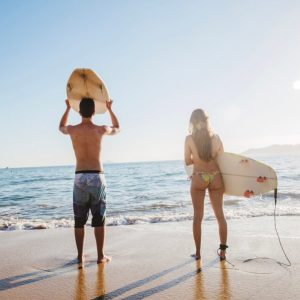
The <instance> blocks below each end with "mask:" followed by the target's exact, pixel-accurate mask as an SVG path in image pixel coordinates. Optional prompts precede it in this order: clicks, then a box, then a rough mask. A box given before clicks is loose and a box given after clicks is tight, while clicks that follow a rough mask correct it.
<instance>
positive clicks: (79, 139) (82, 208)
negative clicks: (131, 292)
mask: <svg viewBox="0 0 300 300" xmlns="http://www.w3.org/2000/svg"><path fill="white" fill-rule="evenodd" d="M66 105H67V108H66V111H65V113H64V114H63V116H62V118H61V121H60V124H59V130H60V131H61V132H62V133H63V134H69V135H70V137H71V140H72V144H73V148H74V152H75V156H76V171H75V181H74V189H73V210H74V219H75V240H76V246H77V251H78V263H79V265H80V267H81V266H82V265H83V261H84V258H83V243H84V234H85V228H84V226H85V224H86V222H87V219H88V215H89V210H91V213H92V216H93V218H92V227H94V233H95V239H96V244H97V252H98V259H97V263H101V262H108V261H110V259H111V258H110V257H108V256H106V255H105V254H104V249H103V248H104V237H105V215H106V214H105V213H106V191H105V190H106V183H105V178H104V172H103V166H102V162H101V158H100V157H101V142H102V137H103V136H104V135H114V134H116V133H118V132H119V131H120V126H119V122H118V119H117V117H116V116H115V114H114V113H113V111H112V101H109V102H106V106H107V110H108V112H109V114H110V117H111V122H112V126H104V125H103V126H98V125H95V124H93V122H92V117H93V115H94V113H95V103H94V100H93V99H91V98H83V99H82V100H81V102H80V106H79V108H80V111H79V113H80V115H81V117H82V121H81V123H80V124H78V125H75V126H71V125H67V122H68V116H69V112H70V109H71V106H70V103H69V101H68V100H66Z"/></svg>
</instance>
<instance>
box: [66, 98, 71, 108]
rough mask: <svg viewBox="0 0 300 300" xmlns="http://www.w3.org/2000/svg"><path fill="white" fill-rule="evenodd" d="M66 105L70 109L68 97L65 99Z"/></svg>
mask: <svg viewBox="0 0 300 300" xmlns="http://www.w3.org/2000/svg"><path fill="white" fill-rule="evenodd" d="M66 105H67V108H68V109H70V108H71V105H70V101H69V99H66Z"/></svg>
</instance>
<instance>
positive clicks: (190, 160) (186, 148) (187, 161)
mask: <svg viewBox="0 0 300 300" xmlns="http://www.w3.org/2000/svg"><path fill="white" fill-rule="evenodd" d="M184 161H185V164H186V165H187V166H189V165H192V164H193V163H194V161H193V158H192V151H191V148H190V144H189V136H187V137H186V138H185V143H184Z"/></svg>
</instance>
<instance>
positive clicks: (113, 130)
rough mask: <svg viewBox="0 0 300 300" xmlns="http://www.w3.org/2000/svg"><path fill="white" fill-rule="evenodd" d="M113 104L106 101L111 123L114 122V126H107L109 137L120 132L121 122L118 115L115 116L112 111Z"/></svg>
mask: <svg viewBox="0 0 300 300" xmlns="http://www.w3.org/2000/svg"><path fill="white" fill-rule="evenodd" d="M112 103H113V101H112V100H110V101H106V107H107V110H108V112H109V114H110V118H111V122H112V126H105V129H106V133H105V134H108V135H114V134H116V133H118V132H119V131H120V124H119V121H118V119H117V117H116V115H115V114H114V112H113V111H112Z"/></svg>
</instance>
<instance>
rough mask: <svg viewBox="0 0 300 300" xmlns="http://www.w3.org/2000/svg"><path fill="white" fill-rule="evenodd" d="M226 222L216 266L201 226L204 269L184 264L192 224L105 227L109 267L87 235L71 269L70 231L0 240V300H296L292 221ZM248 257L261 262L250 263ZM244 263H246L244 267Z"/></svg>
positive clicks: (298, 235)
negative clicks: (223, 251) (222, 255)
mask: <svg viewBox="0 0 300 300" xmlns="http://www.w3.org/2000/svg"><path fill="white" fill-rule="evenodd" d="M277 224H278V229H279V232H280V235H281V239H282V243H283V245H284V247H285V249H286V252H287V254H288V255H289V257H290V259H291V262H292V266H291V267H285V266H283V265H280V264H279V262H286V261H285V258H284V256H283V254H282V252H281V249H280V247H279V244H278V241H277V237H276V235H275V231H274V225H273V218H271V217H259V218H252V219H243V220H228V227H229V240H228V244H229V247H230V248H229V249H228V256H227V258H228V260H229V261H230V262H231V263H232V264H233V265H234V267H233V266H232V265H230V264H229V263H227V262H222V263H221V262H220V261H219V260H218V257H217V254H216V249H217V248H218V245H219V242H218V235H217V226H216V222H215V221H209V222H204V224H203V240H202V241H203V242H202V261H201V262H200V261H198V262H196V261H195V260H193V259H192V258H191V257H190V254H191V253H193V250H194V245H193V239H192V232H191V222H190V221H189V222H177V223H176V222H175V223H157V224H141V225H130V226H116V227H107V241H106V252H107V254H108V255H112V256H113V260H112V261H111V262H110V263H108V264H101V265H97V264H96V257H97V255H96V249H95V242H94V236H93V231H92V229H91V228H87V234H86V243H85V253H86V264H85V267H84V268H83V269H81V270H79V269H78V268H77V265H76V263H75V262H74V258H75V256H76V248H75V242H74V236H73V229H72V228H67V229H47V230H32V231H11V232H5V231H2V232H0V255H1V275H0V299H144V298H148V299H257V298H259V299H285V300H286V299H299V297H300V256H299V250H300V231H299V218H298V217H278V221H277ZM254 257H264V258H260V259H256V260H249V259H250V258H254ZM245 261H246V262H245Z"/></svg>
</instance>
